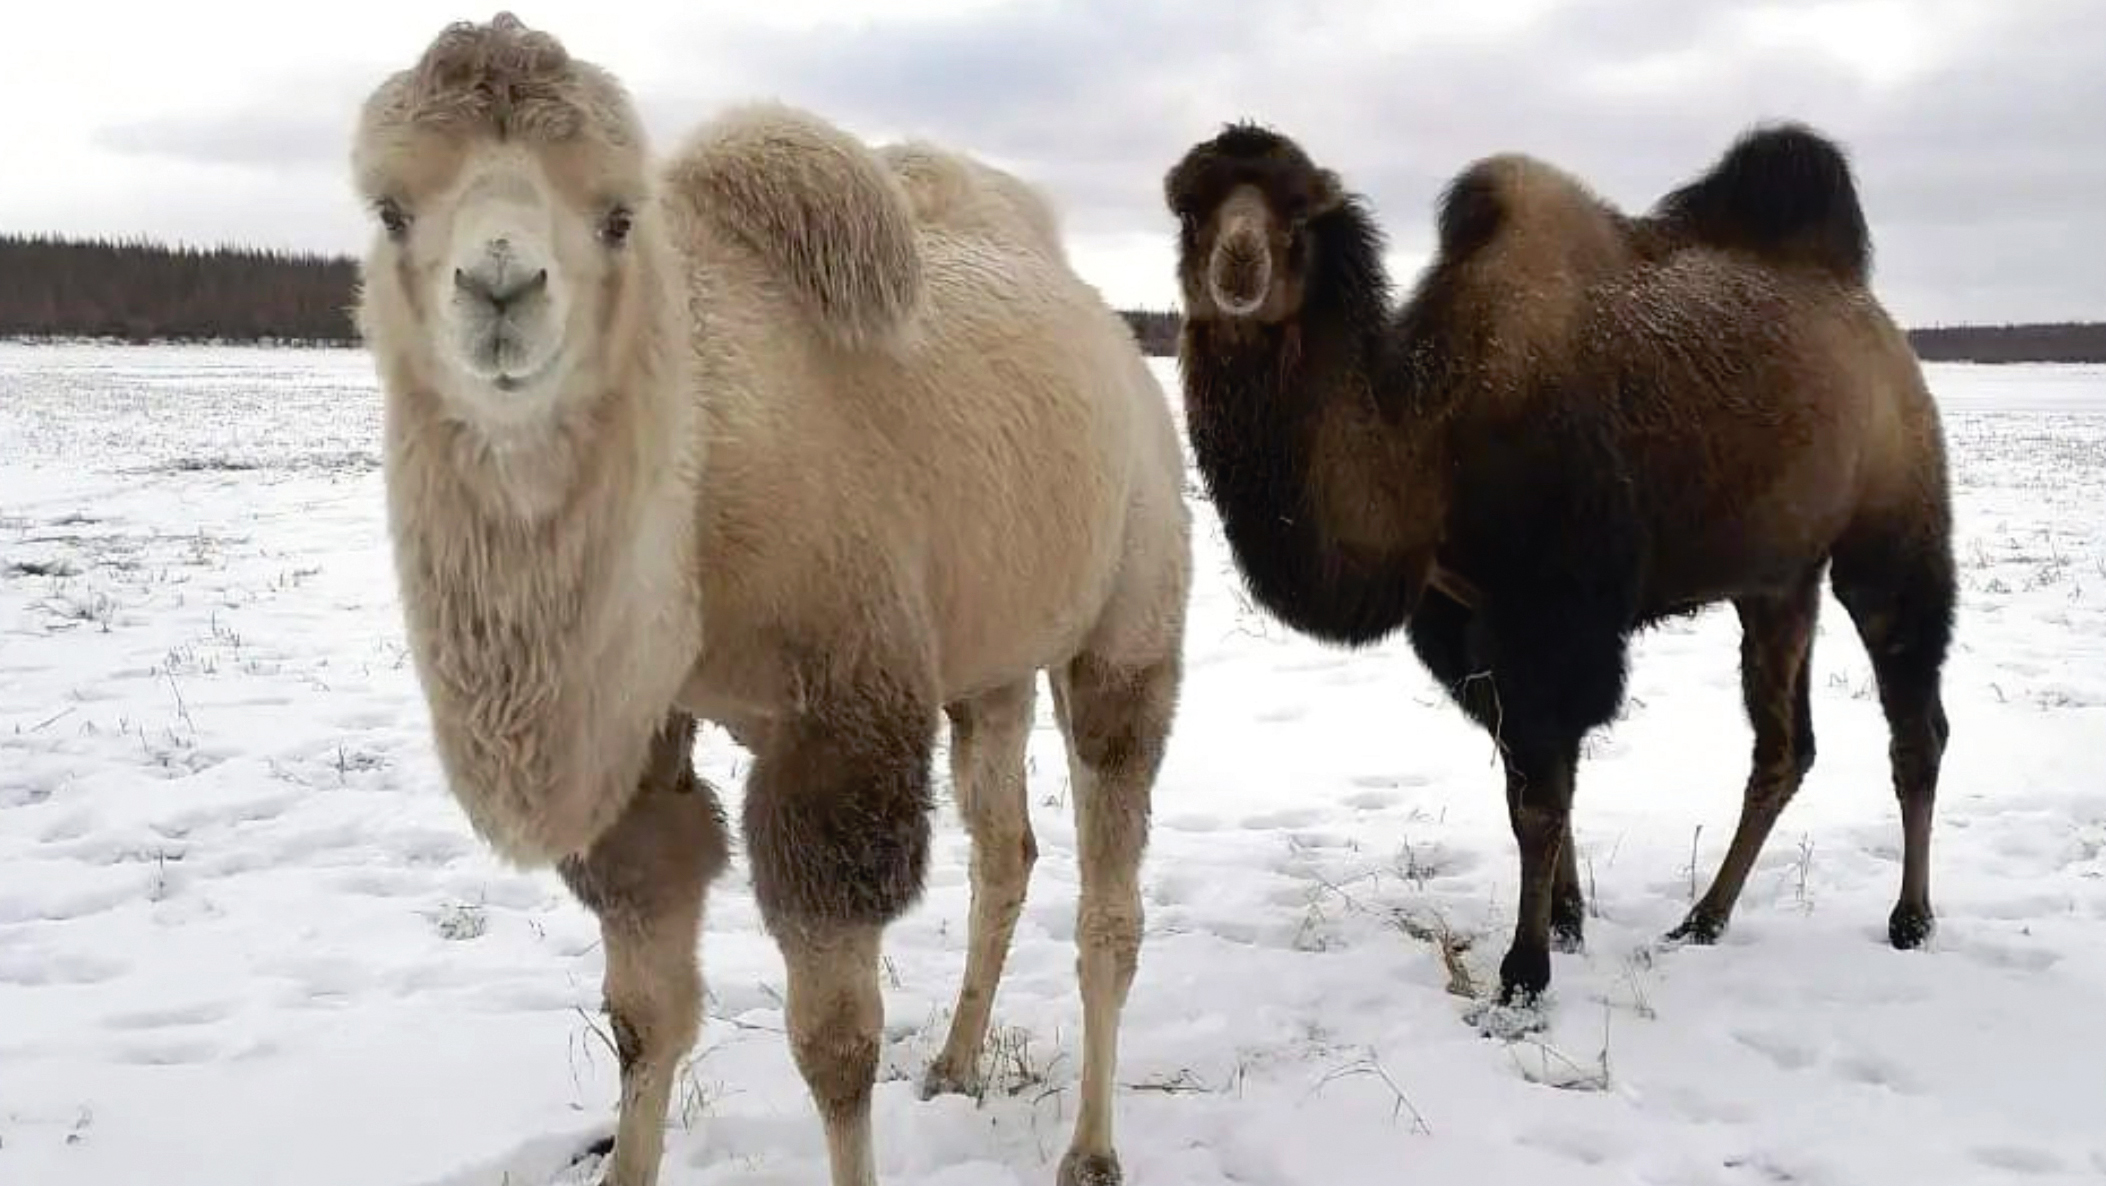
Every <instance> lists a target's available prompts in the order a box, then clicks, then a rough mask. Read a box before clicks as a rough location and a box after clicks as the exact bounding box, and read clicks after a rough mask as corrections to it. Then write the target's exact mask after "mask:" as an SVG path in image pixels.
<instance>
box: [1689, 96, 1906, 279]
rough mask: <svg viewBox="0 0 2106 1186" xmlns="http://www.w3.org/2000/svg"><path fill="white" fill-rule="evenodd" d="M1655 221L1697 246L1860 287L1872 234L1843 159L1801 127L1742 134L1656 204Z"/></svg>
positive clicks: (1836, 148)
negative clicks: (1816, 271) (1808, 269)
mask: <svg viewBox="0 0 2106 1186" xmlns="http://www.w3.org/2000/svg"><path fill="white" fill-rule="evenodd" d="M1655 216H1656V217H1658V218H1660V219H1662V220H1663V221H1666V222H1668V223H1670V224H1673V225H1676V226H1678V227H1679V228H1681V229H1682V230H1683V231H1684V232H1685V233H1687V234H1689V235H1691V236H1692V237H1694V238H1696V239H1698V240H1700V241H1702V242H1707V243H1713V244H1716V245H1718V246H1721V247H1730V248H1737V249H1741V250H1745V251H1749V252H1752V253H1754V254H1755V255H1758V256H1761V257H1764V258H1766V259H1771V260H1776V261H1778V262H1791V263H1799V264H1805V265H1811V266H1813V267H1817V268H1820V269H1822V270H1824V271H1827V272H1830V273H1832V274H1833V275H1835V276H1836V277H1838V278H1840V279H1842V280H1845V281H1847V282H1849V283H1851V284H1856V285H1860V286H1862V285H1864V284H1865V283H1867V282H1868V281H1869V280H1870V278H1871V274H1872V236H1871V232H1870V231H1869V230H1867V228H1866V226H1865V211H1864V207H1863V206H1862V205H1861V204H1860V203H1859V201H1858V195H1857V182H1856V180H1855V179H1854V178H1853V177H1852V176H1851V170H1850V161H1849V158H1848V157H1847V156H1846V155H1845V154H1844V152H1843V150H1842V148H1841V147H1840V146H1839V145H1837V144H1836V142H1835V141H1833V140H1831V139H1829V138H1828V137H1826V136H1823V135H1821V134H1820V133H1819V132H1816V131H1814V130H1813V129H1812V128H1809V127H1807V126H1806V125H1804V124H1799V123H1780V124H1768V125H1763V126H1759V127H1756V128H1753V129H1750V130H1749V131H1747V132H1745V133H1743V134H1742V135H1741V136H1740V138H1739V139H1737V140H1735V141H1734V142H1733V145H1732V147H1730V148H1728V149H1727V150H1726V153H1725V155H1724V156H1722V157H1720V158H1719V160H1718V163H1717V164H1715V165H1713V166H1712V167H1711V170H1710V171H1709V172H1707V173H1705V174H1704V175H1703V176H1701V177H1698V178H1697V179H1695V180H1694V181H1691V182H1689V183H1688V184H1687V185H1684V186H1682V187H1681V188H1680V189H1677V190H1675V191H1674V192H1673V193H1670V194H1668V195H1667V196H1666V197H1665V198H1663V199H1661V201H1660V204H1659V206H1658V207H1657V208H1656V210H1655Z"/></svg>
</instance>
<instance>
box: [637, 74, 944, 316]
mask: <svg viewBox="0 0 2106 1186" xmlns="http://www.w3.org/2000/svg"><path fill="white" fill-rule="evenodd" d="M665 197H666V201H667V202H668V203H669V204H670V205H672V206H673V207H674V208H675V209H676V212H677V213H679V214H684V215H685V216H687V217H689V218H691V219H694V220H696V221H698V222H701V223H703V224H706V225H708V226H710V227H712V228H714V229H715V230H716V231H717V232H718V233H721V234H724V235H728V236H729V237H731V238H733V239H736V240H738V241H739V242H741V243H743V244H744V245H745V246H746V247H747V248H748V249H749V250H751V251H753V252H754V253H755V254H757V255H758V256H759V257H760V258H761V260H762V261H763V263H764V265H765V266H766V267H767V268H768V269H769V270H770V271H771V272H772V273H773V274H774V276H775V277H776V279H777V280H778V281H779V282H780V283H782V284H783V285H784V286H785V287H786V288H788V289H789V290H790V292H792V293H793V294H794V295H795V297H796V299H797V301H798V303H799V304H801V305H802V306H803V307H804V309H805V311H806V312H807V313H808V314H809V315H810V316H811V318H812V321H813V323H814V325H815V326H816V328H817V329H818V331H819V332H820V333H821V335H823V336H824V337H826V338H829V339H831V340H832V341H834V342H835V343H837V344H838V345H841V346H844V347H847V348H850V349H865V348H872V347H878V346H882V345H884V344H885V343H886V342H888V341H890V340H892V339H894V338H896V337H897V336H898V335H899V334H900V333H901V332H903V331H904V330H905V329H906V327H907V326H908V324H909V323H910V322H911V321H912V320H913V318H914V316H915V314H916V311H917V310H918V309H919V308H920V305H921V302H922V294H923V277H922V256H921V248H920V246H919V244H918V243H917V241H916V237H915V225H914V215H913V209H912V206H911V205H910V203H909V201H908V197H907V194H906V192H905V191H904V189H903V188H902V187H901V186H900V183H899V181H898V180H897V179H896V178H895V177H894V176H893V174H892V171H891V170H890V169H889V168H887V167H886V166H885V164H884V162H883V161H881V160H880V159H879V158H878V156H877V155H876V154H875V153H873V152H871V150H870V149H868V148H867V147H865V146H864V145H863V144H862V142H861V141H858V140H856V139H855V138H853V137H851V136H849V135H848V134H847V133H846V132H844V131H842V130H841V129H840V128H837V127H835V126H834V125H833V124H831V123H828V122H827V121H825V120H823V119H821V118H819V117H818V116H815V115H811V114H808V113H806V112H803V111H800V110H797V109H796V108H793V107H789V106H786V105H783V104H778V103H752V104H745V105H741V106H737V107H734V108H732V109H730V110H728V111H726V112H724V113H722V114H720V115H718V116H717V117H716V118H714V119H712V120H710V121H709V122H708V123H706V124H704V125H703V126H702V127H700V128H698V129H697V130H696V131H695V132H694V133H693V134H692V135H691V136H689V138H688V139H687V142H686V143H685V144H684V145H683V146H682V147H681V149H680V151H679V152H678V153H677V154H675V156H674V158H673V159H672V161H671V162H670V163H669V164H668V165H667V167H666V172H665Z"/></svg>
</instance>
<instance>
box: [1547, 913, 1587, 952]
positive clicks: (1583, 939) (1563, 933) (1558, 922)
mask: <svg viewBox="0 0 2106 1186" xmlns="http://www.w3.org/2000/svg"><path fill="white" fill-rule="evenodd" d="M1550 949H1551V950H1552V951H1555V952H1557V953H1558V954H1559V955H1578V954H1579V953H1580V952H1582V951H1585V950H1586V949H1587V923H1586V919H1585V917H1584V916H1583V915H1579V914H1575V915H1573V916H1571V917H1570V918H1560V917H1558V916H1557V915H1555V914H1553V915H1552V916H1551V918H1550Z"/></svg>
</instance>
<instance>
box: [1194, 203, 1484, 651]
mask: <svg viewBox="0 0 2106 1186" xmlns="http://www.w3.org/2000/svg"><path fill="white" fill-rule="evenodd" d="M1307 234H1308V236H1309V240H1308V253H1309V257H1310V258H1309V265H1308V266H1309V271H1308V277H1309V280H1308V287H1307V289H1306V294H1305V299H1304V302H1303V305H1302V308H1301V311H1300V313H1299V314H1298V315H1297V316H1296V317H1294V318H1293V319H1291V320H1288V321H1285V322H1282V323H1279V324H1271V325H1267V324H1258V323H1254V322H1230V321H1225V320H1213V319H1198V320H1193V321H1190V322H1188V323H1187V324H1186V327H1185V331H1184V338H1183V342H1182V344H1181V354H1182V360H1181V361H1182V365H1183V368H1184V372H1185V383H1184V389H1185V411H1186V421H1187V424H1188V426H1189V430H1190V434H1191V438H1192V443H1193V450H1194V453H1195V454H1196V455H1197V458H1198V462H1199V468H1200V471H1201V475H1202V477H1203V478H1204V480H1205V482H1206V485H1207V489H1208V493H1209V495H1210V496H1211V497H1212V499H1213V501H1214V504H1215V507H1216V509H1217V510H1218V511H1219V513H1220V515H1221V519H1222V524H1223V528H1224V530H1225V531H1226V533H1227V535H1228V539H1229V544H1230V547H1231V550H1232V551H1233V553H1234V555H1235V559H1236V563H1237V566H1238V567H1239V568H1240V569H1241V570H1242V572H1243V575H1244V577H1245V579H1246V581H1247V583H1248V584H1249V586H1250V588H1251V592H1252V594H1253V595H1254V596H1255V597H1256V598H1257V599H1258V601H1259V602H1260V603H1261V604H1263V605H1264V606H1265V607H1266V608H1267V609H1269V610H1271V611H1272V612H1273V613H1275V614H1277V615H1278V616H1279V617H1280V618H1281V619H1282V620H1284V621H1286V622H1287V623H1289V624H1290V625H1292V626H1294V627H1296V628H1297V629H1300V630H1302V631H1305V632H1307V633H1309V634H1311V635H1314V636H1316V637H1319V638H1324V639H1328V640H1332V641H1338V642H1346V643H1353V644H1360V643H1368V642H1373V641H1375V640H1376V639H1379V638H1381V637H1382V636H1383V635H1386V634H1388V633H1390V632H1391V631H1394V630H1396V629H1397V628H1398V627H1399V626H1401V625H1403V623H1404V621H1405V619H1406V618H1407V617H1409V616H1410V613H1411V610H1412V608H1413V607H1414V606H1415V604H1416V603H1417V601H1418V598H1419V595H1420V593H1421V591H1422V590H1423V588H1424V585H1425V582H1426V579H1427V575H1428V571H1429V567H1430V565H1431V563H1432V559H1433V550H1434V548H1435V546H1436V545H1437V544H1438V542H1439V538H1440V531H1441V520H1442V517H1443V515H1444V514H1445V508H1446V498H1445V494H1444V489H1443V482H1442V469H1443V462H1444V453H1445V450H1444V449H1443V448H1442V446H1441V439H1440V438H1441V433H1442V431H1443V424H1444V417H1442V416H1440V415H1439V414H1437V412H1436V410H1435V409H1433V408H1431V407H1429V406H1428V405H1427V404H1426V402H1425V401H1424V400H1422V399H1421V398H1420V393H1419V390H1418V385H1417V384H1416V383H1415V382H1414V381H1413V379H1412V376H1413V375H1415V374H1417V373H1419V372H1420V368H1419V367H1418V366H1417V365H1415V364H1414V365H1409V366H1407V365H1405V364H1404V360H1406V359H1408V358H1411V357H1412V356H1411V355H1410V354H1409V353H1407V352H1404V351H1400V350H1398V348H1397V344H1396V343H1394V342H1393V341H1392V340H1391V332H1392V322H1391V310H1390V306H1389V283H1388V278H1387V277H1386V276H1385V275H1384V273H1383V269H1382V264H1381V257H1380V239H1379V236H1378V235H1377V234H1376V232H1375V230H1374V228H1373V225H1372V224H1371V223H1370V222H1369V221H1368V220H1367V218H1366V216H1365V214H1364V213H1363V212H1362V211H1361V210H1360V209H1359V208H1358V207H1357V205H1354V204H1348V205H1347V206H1345V207H1343V208H1342V209H1340V210H1337V211H1334V212H1333V213H1331V214H1328V215H1325V216H1324V217H1322V218H1320V219H1317V220H1315V221H1314V222H1312V223H1311V224H1310V225H1309V228H1308V231H1307Z"/></svg>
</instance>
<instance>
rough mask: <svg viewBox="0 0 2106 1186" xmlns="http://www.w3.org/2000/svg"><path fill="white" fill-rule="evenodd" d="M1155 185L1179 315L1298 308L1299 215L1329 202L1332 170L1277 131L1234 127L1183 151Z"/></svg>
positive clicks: (1312, 213)
mask: <svg viewBox="0 0 2106 1186" xmlns="http://www.w3.org/2000/svg"><path fill="white" fill-rule="evenodd" d="M1164 193H1165V198H1166V200H1167V202H1168V204H1169V206H1170V210H1171V212H1172V213H1174V214H1176V215H1177V217H1178V222H1179V231H1178V280H1179V283H1180V285H1181V286H1182V288H1183V290H1184V299H1185V315H1186V316H1187V317H1189V318H1192V319H1194V320H1212V321H1228V322H1243V323H1263V324H1276V323H1278V322H1282V321H1286V320H1288V319H1290V318H1292V317H1294V316H1295V315H1296V314H1298V313H1299V312H1300V311H1301V306H1302V298H1303V295H1304V293H1305V292H1306V290H1307V284H1308V269H1309V261H1310V252H1309V241H1308V237H1309V223H1310V220H1312V219H1315V218H1319V217H1321V216H1322V215H1324V214H1327V213H1329V212H1331V211H1332V210H1335V209H1337V208H1338V206H1339V204H1340V202H1341V200H1342V199H1341V196H1340V192H1339V187H1338V179H1337V178H1336V176H1334V175H1333V174H1331V173H1330V172H1329V171H1328V170H1324V169H1319V168H1317V167H1316V166H1315V165H1313V164H1311V163H1310V162H1309V159H1308V158H1307V157H1306V156H1304V155H1303V154H1302V152H1301V150H1300V149H1299V148H1298V147H1296V146H1295V145H1294V143H1293V142H1292V141H1289V140H1287V139H1286V138H1285V137H1282V136H1278V135H1276V134H1273V133H1270V132H1264V131H1261V130H1256V129H1251V128H1247V127H1238V128H1231V129H1230V130H1229V131H1227V132H1224V133H1222V135H1220V136H1218V137H1216V138H1215V139H1213V140H1211V141H1207V142H1205V143H1202V144H1200V145H1198V146H1197V147H1195V148H1194V149H1193V150H1192V151H1191V152H1190V153H1188V154H1186V156H1185V159H1184V160H1183V161H1181V162H1179V164H1178V166H1177V167H1176V168H1175V169H1173V170H1171V172H1170V175H1169V177H1168V178H1167V179H1166V180H1165V182H1164Z"/></svg>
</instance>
